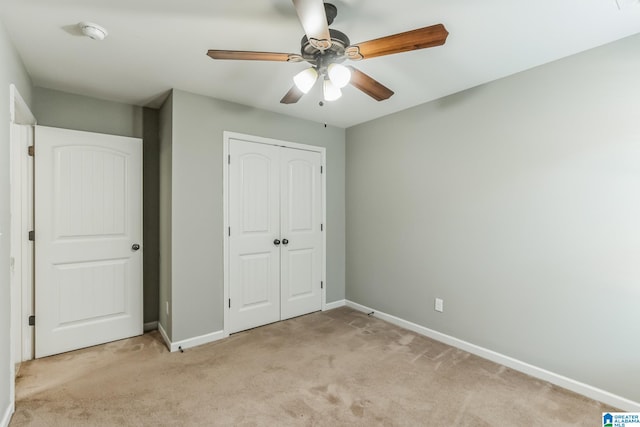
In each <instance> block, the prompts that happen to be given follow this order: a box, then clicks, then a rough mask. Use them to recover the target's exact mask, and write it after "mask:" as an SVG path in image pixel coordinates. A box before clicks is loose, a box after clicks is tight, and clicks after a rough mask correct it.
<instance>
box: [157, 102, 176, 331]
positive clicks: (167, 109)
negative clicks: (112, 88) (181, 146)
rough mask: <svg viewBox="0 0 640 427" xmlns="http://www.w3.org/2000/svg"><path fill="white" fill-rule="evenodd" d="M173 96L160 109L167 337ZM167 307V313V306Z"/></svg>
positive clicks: (163, 314) (162, 261)
mask: <svg viewBox="0 0 640 427" xmlns="http://www.w3.org/2000/svg"><path fill="white" fill-rule="evenodd" d="M172 129H173V94H170V95H169V97H168V98H167V99H166V101H165V102H164V104H163V105H162V108H161V109H160V215H159V217H160V233H159V236H160V295H159V299H160V312H159V318H158V321H159V322H160V325H161V326H162V328H163V329H164V330H165V332H166V333H167V335H168V336H169V338H171V335H172V327H171V319H172V314H173V311H172V310H171V232H172V230H171V209H172V206H171V153H172V149H173V131H172ZM167 304H168V305H169V308H170V310H169V314H167V310H166V305H167Z"/></svg>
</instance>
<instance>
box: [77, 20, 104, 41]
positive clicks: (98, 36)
mask: <svg viewBox="0 0 640 427" xmlns="http://www.w3.org/2000/svg"><path fill="white" fill-rule="evenodd" d="M78 27H80V30H82V34H84V35H85V36H87V37H90V38H92V39H93V40H104V38H105V37H107V35H108V34H109V33H108V32H107V30H105V29H104V27H101V26H100V25H98V24H94V23H93V22H84V21H83V22H80V23H79V24H78Z"/></svg>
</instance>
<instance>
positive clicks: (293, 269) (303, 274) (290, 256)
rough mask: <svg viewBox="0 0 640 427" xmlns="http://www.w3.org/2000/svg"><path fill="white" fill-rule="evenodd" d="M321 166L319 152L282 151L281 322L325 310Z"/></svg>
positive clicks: (284, 149) (283, 149) (287, 149)
mask: <svg viewBox="0 0 640 427" xmlns="http://www.w3.org/2000/svg"><path fill="white" fill-rule="evenodd" d="M321 164H322V157H321V155H320V153H317V152H313V151H305V150H296V149H291V148H282V149H281V150H280V171H281V173H280V177H281V178H280V182H281V185H280V188H281V208H280V224H281V226H280V230H281V231H280V234H281V236H282V239H283V240H282V242H283V244H282V249H281V255H282V259H281V279H280V281H281V291H280V292H281V319H282V320H284V319H289V318H291V317H295V316H300V315H302V314H306V313H311V312H314V311H318V310H320V309H321V308H322V296H321V281H322V274H321V269H322V231H321V230H320V227H321V224H322V219H321V212H322V208H321V203H322V185H321V181H322V179H321V174H320V166H321ZM287 242H288V243H287ZM285 243H286V244H285Z"/></svg>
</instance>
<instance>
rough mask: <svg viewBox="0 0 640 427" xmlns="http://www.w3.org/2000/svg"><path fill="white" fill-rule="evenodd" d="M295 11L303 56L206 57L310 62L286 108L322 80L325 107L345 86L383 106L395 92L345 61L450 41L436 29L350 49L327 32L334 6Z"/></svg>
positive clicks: (317, 1) (306, 4) (309, 3)
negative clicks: (303, 34) (383, 102)
mask: <svg viewBox="0 0 640 427" xmlns="http://www.w3.org/2000/svg"><path fill="white" fill-rule="evenodd" d="M293 5H294V7H295V8H296V12H297V13H298V18H299V19H300V22H301V23H302V28H303V29H304V32H305V36H304V37H303V38H302V41H301V49H300V54H296V53H275V52H253V51H242V50H214V49H212V50H209V51H208V52H207V55H209V56H210V57H211V58H213V59H240V60H255V61H281V62H302V61H306V62H308V63H309V64H311V67H309V68H307V69H305V70H303V71H301V72H300V73H298V74H297V75H296V76H295V77H294V78H293V81H294V85H293V87H292V88H291V89H290V90H289V92H287V94H286V95H285V96H284V97H283V98H282V99H281V100H280V102H281V103H283V104H294V103H296V102H298V101H299V100H300V98H302V96H303V95H304V94H305V93H307V92H309V91H310V90H311V88H312V87H313V85H314V84H315V82H316V81H317V80H318V78H321V79H322V82H323V83H322V84H323V94H324V99H325V101H333V100H336V99H338V98H340V96H341V95H342V92H341V91H340V89H341V88H342V87H344V86H346V85H347V84H351V85H352V86H354V87H356V88H357V89H360V90H361V91H362V92H364V93H366V94H367V95H369V96H370V97H372V98H373V99H375V100H376V101H384V100H385V99H388V98H389V97H391V95H393V91H392V90H391V89H389V88H387V87H386V86H384V85H383V84H381V83H379V82H378V81H376V80H374V79H373V78H372V77H370V76H368V75H367V74H365V73H363V72H362V71H359V70H358V69H357V68H355V67H353V66H344V65H342V62H344V61H345V60H347V59H350V60H352V61H359V60H362V59H369V58H375V57H377V56H383V55H391V54H394V53H400V52H408V51H412V50H418V49H424V48H428V47H434V46H440V45H443V44H444V43H445V41H446V40H447V36H448V35H449V32H448V31H447V30H446V29H445V27H444V25H442V24H436V25H431V26H429V27H424V28H418V29H416V30H412V31H406V32H404V33H398V34H394V35H390V36H386V37H381V38H378V39H375V40H369V41H366V42H362V43H357V44H351V42H350V41H349V37H347V35H346V34H344V33H342V32H340V31H338V30H334V29H329V25H331V24H332V23H333V20H334V19H335V17H336V16H337V14H338V10H337V8H336V7H335V6H334V5H333V4H331V3H323V1H322V0H293Z"/></svg>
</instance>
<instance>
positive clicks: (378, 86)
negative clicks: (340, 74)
mask: <svg viewBox="0 0 640 427" xmlns="http://www.w3.org/2000/svg"><path fill="white" fill-rule="evenodd" d="M348 68H349V69H350V70H351V81H350V82H349V83H351V85H352V86H353V87H355V88H357V89H360V90H361V91H363V92H364V93H366V94H367V95H369V96H370V97H372V98H373V99H375V100H376V101H384V100H385V99H389V98H390V97H391V95H393V91H392V90H391V89H389V88H388V87H386V86H384V85H383V84H382V83H380V82H378V81H377V80H374V79H373V78H371V77H370V76H369V75H367V74H365V73H363V72H362V71H360V70H358V69H357V68H355V67H352V66H348Z"/></svg>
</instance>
